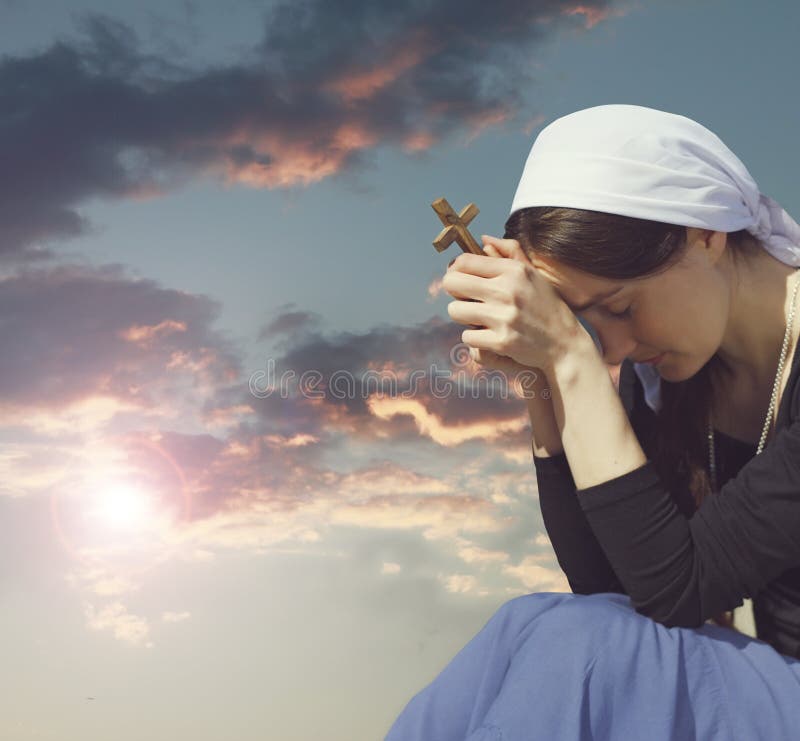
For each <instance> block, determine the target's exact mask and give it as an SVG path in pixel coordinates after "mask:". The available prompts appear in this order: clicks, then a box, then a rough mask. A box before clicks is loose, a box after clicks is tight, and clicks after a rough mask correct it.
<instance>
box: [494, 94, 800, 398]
mask: <svg viewBox="0 0 800 741" xmlns="http://www.w3.org/2000/svg"><path fill="white" fill-rule="evenodd" d="M529 206H563V207H571V208H580V209H588V210H591V211H604V212H606V213H612V214H619V215H621V216H631V217H634V218H638V219H650V220H652V221H660V222H664V223H667V224H677V225H680V226H691V227H697V228H700V229H712V230H714V231H720V232H735V231H738V230H740V229H746V230H747V231H748V232H750V233H751V234H753V235H754V236H755V237H756V238H757V239H759V240H760V242H761V244H762V245H763V247H764V249H765V250H767V252H769V253H770V254H771V255H772V256H773V257H775V258H776V259H777V260H780V261H781V262H783V263H786V264H787V265H794V266H800V226H799V225H798V224H797V222H795V220H794V219H793V218H792V217H791V216H789V214H788V213H786V211H784V210H783V208H781V206H780V204H779V203H777V202H776V201H774V200H773V199H772V198H770V197H769V196H765V195H763V194H762V193H761V192H760V191H759V189H758V185H757V184H756V182H755V180H753V178H752V177H751V175H750V173H749V172H748V171H747V168H746V167H745V166H744V164H742V162H741V160H739V158H738V157H737V156H736V155H735V154H734V153H733V152H732V151H731V150H730V149H728V147H726V146H725V144H723V142H722V141H721V140H720V139H719V137H717V136H716V134H714V133H713V132H711V131H709V130H708V129H707V128H705V127H704V126H702V125H701V124H699V123H697V122H696V121H693V120H692V119H690V118H686V117H685V116H679V115H677V114H674V113H667V112H665V111H659V110H656V109H654V108H646V107H644V106H638V105H627V104H612V105H600V106H595V107H593V108H585V109H583V110H580V111H576V112H574V113H570V114H568V115H566V116H562V117H561V118H559V119H556V120H555V121H553V122H552V123H550V124H549V125H547V126H546V127H545V128H544V129H542V130H541V131H540V132H539V135H538V136H537V137H536V140H535V141H534V142H533V146H532V147H531V151H530V154H529V155H528V159H527V161H526V163H525V168H524V170H523V172H522V178H521V179H520V181H519V185H518V186H517V191H516V193H515V195H514V200H513V202H512V205H511V211H510V212H509V215H510V214H512V213H514V211H517V210H519V209H521V208H527V207H529ZM633 366H634V369H635V371H636V374H637V375H638V376H639V379H640V380H641V381H642V384H643V386H644V389H645V399H646V401H647V404H648V405H649V406H650V408H651V409H653V410H655V411H658V410H659V409H660V408H661V394H660V390H661V377H660V376H659V375H658V371H657V370H656V369H655V368H654V367H653V366H651V365H648V364H646V363H634V364H633Z"/></svg>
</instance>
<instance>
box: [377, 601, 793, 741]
mask: <svg viewBox="0 0 800 741" xmlns="http://www.w3.org/2000/svg"><path fill="white" fill-rule="evenodd" d="M627 738H631V739H637V740H638V739H647V741H692V739H698V741H700V740H702V741H732V740H736V741H738V740H739V739H744V740H745V741H757V740H759V739H764V740H765V741H767V740H768V741H783V740H784V739H787V740H788V739H800V659H793V658H791V657H788V656H784V655H782V654H780V653H778V652H777V651H776V650H775V649H774V648H773V647H772V646H770V645H769V644H768V643H765V642H763V641H759V640H757V639H754V638H751V637H749V636H746V635H744V634H742V633H738V632H736V631H733V630H730V629H728V628H723V627H721V626H718V625H713V624H711V623H706V624H705V625H703V626H702V627H700V628H668V627H666V626H665V625H663V624H661V623H658V622H656V621H654V620H651V619H650V618H648V617H646V616H644V615H640V614H639V613H638V612H636V610H635V609H634V608H633V605H632V604H631V601H630V598H629V597H627V596H626V595H622V594H617V593H612V592H608V593H603V594H592V595H580V594H569V593H561V592H538V593H534V594H526V595H523V596H521V597H516V598H514V599H512V600H510V601H508V602H506V603H505V604H503V605H502V606H501V607H500V608H499V609H498V610H497V612H495V613H494V615H492V617H491V618H490V619H489V621H488V622H487V623H486V625H484V626H483V628H481V630H480V631H479V632H478V633H477V635H475V637H474V638H472V639H471V640H470V641H469V643H467V644H466V646H464V647H463V648H462V649H461V650H460V651H459V652H458V654H456V656H455V657H454V658H453V659H452V660H451V661H450V663H449V664H447V666H446V667H445V668H444V669H443V670H442V671H441V673H440V674H439V675H438V676H437V677H436V678H435V679H434V680H433V681H432V682H431V683H430V684H428V685H427V686H426V687H425V688H424V689H422V690H421V691H420V692H418V693H417V694H416V695H414V696H413V697H412V698H411V700H410V701H409V702H408V704H407V705H406V706H405V708H404V709H403V711H402V712H401V713H400V715H399V716H398V718H397V719H396V720H395V721H394V723H393V724H392V727H391V729H390V730H389V733H388V735H387V736H386V737H385V741H539V740H540V739H541V740H542V741H588V740H590V739H594V740H596V741H605V740H606V739H608V740H609V741H614V740H615V739H627Z"/></svg>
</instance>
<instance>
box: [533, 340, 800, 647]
mask: <svg viewBox="0 0 800 741" xmlns="http://www.w3.org/2000/svg"><path fill="white" fill-rule="evenodd" d="M620 396H621V399H622V402H623V405H624V407H625V409H626V412H627V413H628V417H629V419H630V421H631V426H632V427H633V429H634V431H635V432H636V434H637V437H638V438H639V440H640V442H641V443H642V448H643V450H644V451H645V453H646V454H647V452H648V450H652V448H650V441H651V440H652V437H651V436H652V435H653V434H654V429H655V428H654V422H655V413H654V412H653V411H652V410H651V409H650V407H649V406H647V404H646V403H645V400H644V390H643V387H642V384H641V382H640V380H639V378H638V376H637V375H636V373H635V372H634V369H633V365H632V363H631V362H630V361H628V360H626V361H624V363H623V365H622V368H621V372H620ZM714 437H715V456H716V464H717V479H718V481H719V483H720V484H721V485H722V488H721V490H720V492H719V493H718V494H716V495H712V496H710V497H706V499H704V500H703V502H702V503H701V505H700V507H699V508H696V507H695V504H694V500H693V498H692V497H691V494H690V493H689V491H688V487H686V486H683V487H681V488H680V489H679V490H673V491H670V490H668V489H667V487H666V486H665V485H664V483H663V482H662V481H661V478H660V477H659V476H658V474H657V473H656V471H655V468H654V467H653V463H652V461H651V460H650V458H649V457H648V460H647V463H645V464H644V465H643V466H641V467H640V468H637V469H636V470H634V471H630V472H629V473H627V474H624V475H622V476H618V477H617V478H614V479H611V480H609V481H606V482H603V483H601V484H598V485H596V486H591V487H589V488H587V489H580V490H577V491H576V488H575V481H574V479H573V477H572V473H571V471H570V469H569V464H568V462H567V457H566V454H565V453H561V454H559V455H556V456H552V457H550V458H538V457H535V456H534V465H535V470H536V478H537V482H538V489H539V503H540V507H541V511H542V517H543V520H544V525H545V529H546V530H547V533H548V535H549V537H550V541H551V543H552V545H553V549H554V550H555V553H556V557H557V559H558V562H559V565H560V566H561V568H562V569H563V570H564V573H565V575H566V577H567V580H568V582H569V584H570V587H571V588H572V591H573V592H575V593H579V594H593V593H597V592H620V593H623V594H628V595H629V596H630V597H631V601H632V603H633V605H634V607H635V608H636V610H637V612H639V613H641V614H643V615H647V616H648V617H651V618H652V619H654V620H656V621H658V622H661V623H663V624H665V625H667V626H669V627H673V626H684V627H699V626H701V625H703V624H704V623H705V621H706V620H707V619H708V618H709V617H711V616H712V615H715V614H717V613H719V612H721V611H723V610H732V609H733V608H734V607H738V606H740V605H741V604H742V603H743V598H745V597H747V598H750V599H752V601H753V617H754V620H755V627H756V635H757V637H758V638H759V639H760V640H763V641H765V642H767V643H770V644H771V645H772V646H773V647H774V648H775V649H776V650H777V651H778V652H779V653H782V654H784V655H787V656H792V657H796V658H800V352H795V353H794V354H793V357H792V368H791V372H790V376H789V380H788V382H787V385H786V388H785V390H784V393H783V396H782V397H781V402H780V405H779V409H778V418H777V421H776V429H775V433H774V435H773V437H772V438H771V439H770V440H768V442H767V444H766V445H765V446H764V449H763V450H762V451H761V453H760V454H759V455H756V450H757V446H756V445H752V444H750V443H747V442H744V441H741V440H737V439H735V438H733V437H730V436H728V435H725V434H724V433H722V432H719V431H716V430H715V433H714Z"/></svg>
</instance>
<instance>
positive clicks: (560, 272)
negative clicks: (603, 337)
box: [531, 256, 633, 304]
mask: <svg viewBox="0 0 800 741" xmlns="http://www.w3.org/2000/svg"><path fill="white" fill-rule="evenodd" d="M531 262H532V263H533V266H534V267H535V268H536V270H537V272H538V273H539V275H541V276H542V277H543V278H544V279H545V280H547V281H548V283H550V284H551V285H552V286H553V287H554V288H555V289H556V291H557V292H558V294H559V295H560V296H561V297H562V298H563V299H564V300H565V301H567V302H568V303H570V304H583V303H586V302H587V301H589V300H590V299H593V298H594V297H595V296H597V295H599V294H602V293H606V292H608V291H610V290H612V289H614V288H617V287H618V286H624V287H625V288H627V287H628V285H629V284H631V283H633V281H629V280H609V279H608V278H601V277H599V276H596V275H591V274H589V273H586V272H583V271H581V270H578V269H577V268H573V267H570V266H568V265H564V264H563V263H560V262H557V261H556V260H552V259H550V258H546V257H540V256H534V257H532V258H531ZM625 288H623V290H625ZM621 292H622V291H620V293H621ZM617 295H619V294H617Z"/></svg>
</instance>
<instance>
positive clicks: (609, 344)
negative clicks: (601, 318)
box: [579, 319, 639, 365]
mask: <svg viewBox="0 0 800 741" xmlns="http://www.w3.org/2000/svg"><path fill="white" fill-rule="evenodd" d="M579 321H580V322H581V324H582V325H583V326H584V328H585V329H586V331H587V332H588V333H589V334H590V335H591V337H592V340H593V341H594V344H595V347H596V348H597V350H598V352H599V353H600V354H601V356H602V357H603V362H604V363H606V365H619V364H620V363H622V361H623V360H625V358H627V357H628V356H630V355H634V354H635V350H636V347H637V345H638V344H639V343H638V342H637V341H636V340H634V338H633V336H632V335H631V332H630V329H629V328H627V327H625V326H620V325H615V324H610V323H608V322H602V323H598V325H599V326H598V327H593V326H592V325H591V324H589V322H587V321H584V320H583V319H580V320H579Z"/></svg>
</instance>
